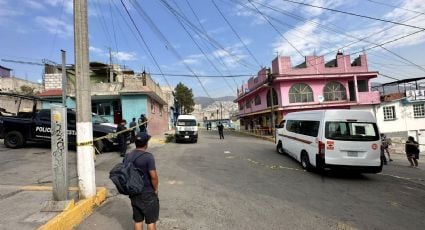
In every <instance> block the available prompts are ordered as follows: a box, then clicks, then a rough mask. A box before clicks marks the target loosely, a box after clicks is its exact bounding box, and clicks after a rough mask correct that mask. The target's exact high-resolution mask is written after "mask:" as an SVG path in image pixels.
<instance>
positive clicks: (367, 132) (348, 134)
mask: <svg viewBox="0 0 425 230" xmlns="http://www.w3.org/2000/svg"><path fill="white" fill-rule="evenodd" d="M325 137H326V138H328V139H331V140H345V141H377V140H379V134H378V127H377V126H376V124H375V123H366V122H344V121H335V122H326V126H325Z"/></svg>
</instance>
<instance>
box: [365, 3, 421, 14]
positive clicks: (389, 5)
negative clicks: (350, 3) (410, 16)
mask: <svg viewBox="0 0 425 230" xmlns="http://www.w3.org/2000/svg"><path fill="white" fill-rule="evenodd" d="M366 1H369V2H373V3H375V4H378V5H382V6H388V7H391V8H394V9H401V10H404V11H408V12H413V13H418V14H423V15H425V13H424V12H420V11H416V10H411V9H406V8H403V7H399V6H394V5H391V4H388V3H385V2H379V1H374V0H366Z"/></svg>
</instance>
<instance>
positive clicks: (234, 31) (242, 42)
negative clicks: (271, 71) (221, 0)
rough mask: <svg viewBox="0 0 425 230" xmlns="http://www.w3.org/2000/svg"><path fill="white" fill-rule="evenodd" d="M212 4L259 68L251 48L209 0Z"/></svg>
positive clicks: (214, 3)
mask: <svg viewBox="0 0 425 230" xmlns="http://www.w3.org/2000/svg"><path fill="white" fill-rule="evenodd" d="M186 1H187V0H186ZM211 2H212V3H213V5H214V7H215V8H216V9H217V11H218V12H219V14H220V15H221V17H222V18H223V20H224V21H225V22H226V24H227V25H228V26H229V27H230V29H231V30H232V31H233V33H234V34H235V36H236V37H237V38H238V39H239V41H240V42H241V44H242V45H243V46H244V47H245V49H246V51H247V52H248V53H249V55H250V56H251V57H252V59H253V60H254V61H255V62H256V63H257V65H258V66H259V67H260V68H261V64H260V62H259V61H258V60H257V58H256V57H255V56H254V54H253V53H252V52H251V50H250V49H249V48H248V46H247V45H246V44H245V42H244V41H243V40H242V38H241V36H239V34H238V32H237V31H236V30H235V28H234V27H233V26H232V24H231V23H230V22H229V20H227V18H226V16H224V14H223V12H222V11H221V10H220V8H219V7H218V5H217V4H216V2H215V1H214V0H212V1H211Z"/></svg>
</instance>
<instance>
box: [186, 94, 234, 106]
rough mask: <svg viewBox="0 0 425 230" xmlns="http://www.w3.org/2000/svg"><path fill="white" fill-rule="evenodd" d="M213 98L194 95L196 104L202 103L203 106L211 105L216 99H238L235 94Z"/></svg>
mask: <svg viewBox="0 0 425 230" xmlns="http://www.w3.org/2000/svg"><path fill="white" fill-rule="evenodd" d="M213 99H214V100H212V99H211V98H209V97H194V98H193V100H194V101H195V104H201V105H202V107H207V106H209V105H211V104H212V103H213V102H214V101H233V100H235V99H236V97H235V96H226V97H218V98H213Z"/></svg>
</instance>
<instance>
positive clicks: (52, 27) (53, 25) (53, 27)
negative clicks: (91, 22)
mask: <svg viewBox="0 0 425 230" xmlns="http://www.w3.org/2000/svg"><path fill="white" fill-rule="evenodd" d="M35 21H36V22H37V24H39V25H40V26H41V27H43V28H44V29H45V30H47V31H48V32H49V33H52V34H56V33H57V34H58V35H61V36H72V34H73V32H74V27H73V25H72V23H67V22H65V21H63V20H59V19H57V18H54V17H43V16H38V17H36V18H35Z"/></svg>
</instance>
